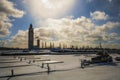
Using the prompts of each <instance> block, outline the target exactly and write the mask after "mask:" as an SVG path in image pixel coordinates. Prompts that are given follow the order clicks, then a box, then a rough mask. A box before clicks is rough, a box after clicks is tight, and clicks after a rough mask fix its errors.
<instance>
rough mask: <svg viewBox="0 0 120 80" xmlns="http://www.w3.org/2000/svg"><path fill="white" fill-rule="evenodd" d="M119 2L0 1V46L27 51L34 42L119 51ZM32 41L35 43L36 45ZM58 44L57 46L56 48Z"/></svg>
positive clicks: (117, 0) (97, 0)
mask: <svg viewBox="0 0 120 80" xmlns="http://www.w3.org/2000/svg"><path fill="white" fill-rule="evenodd" d="M119 3H120V1H119V0H86V1H85V0H65V1H64V0H60V1H57V0H17V1H16V0H1V1H0V4H2V5H0V46H1V47H4V46H5V47H18V48H27V46H28V28H29V25H30V24H33V26H34V32H35V33H34V36H35V37H34V40H35V41H37V40H36V37H39V39H40V40H43V41H46V42H51V41H52V42H55V43H58V44H59V43H67V44H68V45H76V46H78V45H79V46H91V47H95V46H98V45H99V43H100V42H101V43H102V46H103V47H107V48H120V32H119V30H120V20H119V18H120V6H119ZM35 41H34V43H36V42H35ZM58 44H57V45H58Z"/></svg>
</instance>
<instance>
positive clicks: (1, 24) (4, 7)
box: [0, 0, 24, 37]
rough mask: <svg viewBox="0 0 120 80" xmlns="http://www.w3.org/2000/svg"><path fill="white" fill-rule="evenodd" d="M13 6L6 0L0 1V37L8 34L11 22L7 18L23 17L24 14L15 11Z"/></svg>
mask: <svg viewBox="0 0 120 80" xmlns="http://www.w3.org/2000/svg"><path fill="white" fill-rule="evenodd" d="M14 5H15V4H14V3H12V2H10V1H8V0H0V37H4V36H7V35H9V34H10V31H9V29H10V28H11V26H12V23H11V21H12V20H11V19H10V18H9V17H15V18H20V17H22V16H23V15H24V12H23V11H21V10H18V9H16V8H15V7H14Z"/></svg>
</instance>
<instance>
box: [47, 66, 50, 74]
mask: <svg viewBox="0 0 120 80" xmlns="http://www.w3.org/2000/svg"><path fill="white" fill-rule="evenodd" d="M47 68H48V71H47V73H48V74H49V73H50V66H49V64H47Z"/></svg>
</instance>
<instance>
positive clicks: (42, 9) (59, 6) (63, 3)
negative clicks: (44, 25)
mask: <svg viewBox="0 0 120 80" xmlns="http://www.w3.org/2000/svg"><path fill="white" fill-rule="evenodd" d="M75 2H76V0H24V4H25V5H26V7H27V9H28V10H29V11H30V13H31V14H32V16H33V18H35V19H36V20H39V19H41V18H58V17H61V16H63V15H65V14H66V13H69V11H70V10H71V9H72V7H73V6H74V4H75Z"/></svg>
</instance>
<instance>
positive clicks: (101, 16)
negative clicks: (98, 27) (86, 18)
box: [90, 11, 109, 20]
mask: <svg viewBox="0 0 120 80" xmlns="http://www.w3.org/2000/svg"><path fill="white" fill-rule="evenodd" d="M90 16H91V17H92V19H93V20H107V19H108V17H109V16H108V15H107V14H106V13H105V12H101V11H95V12H93V13H92V12H91V13H90Z"/></svg>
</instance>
